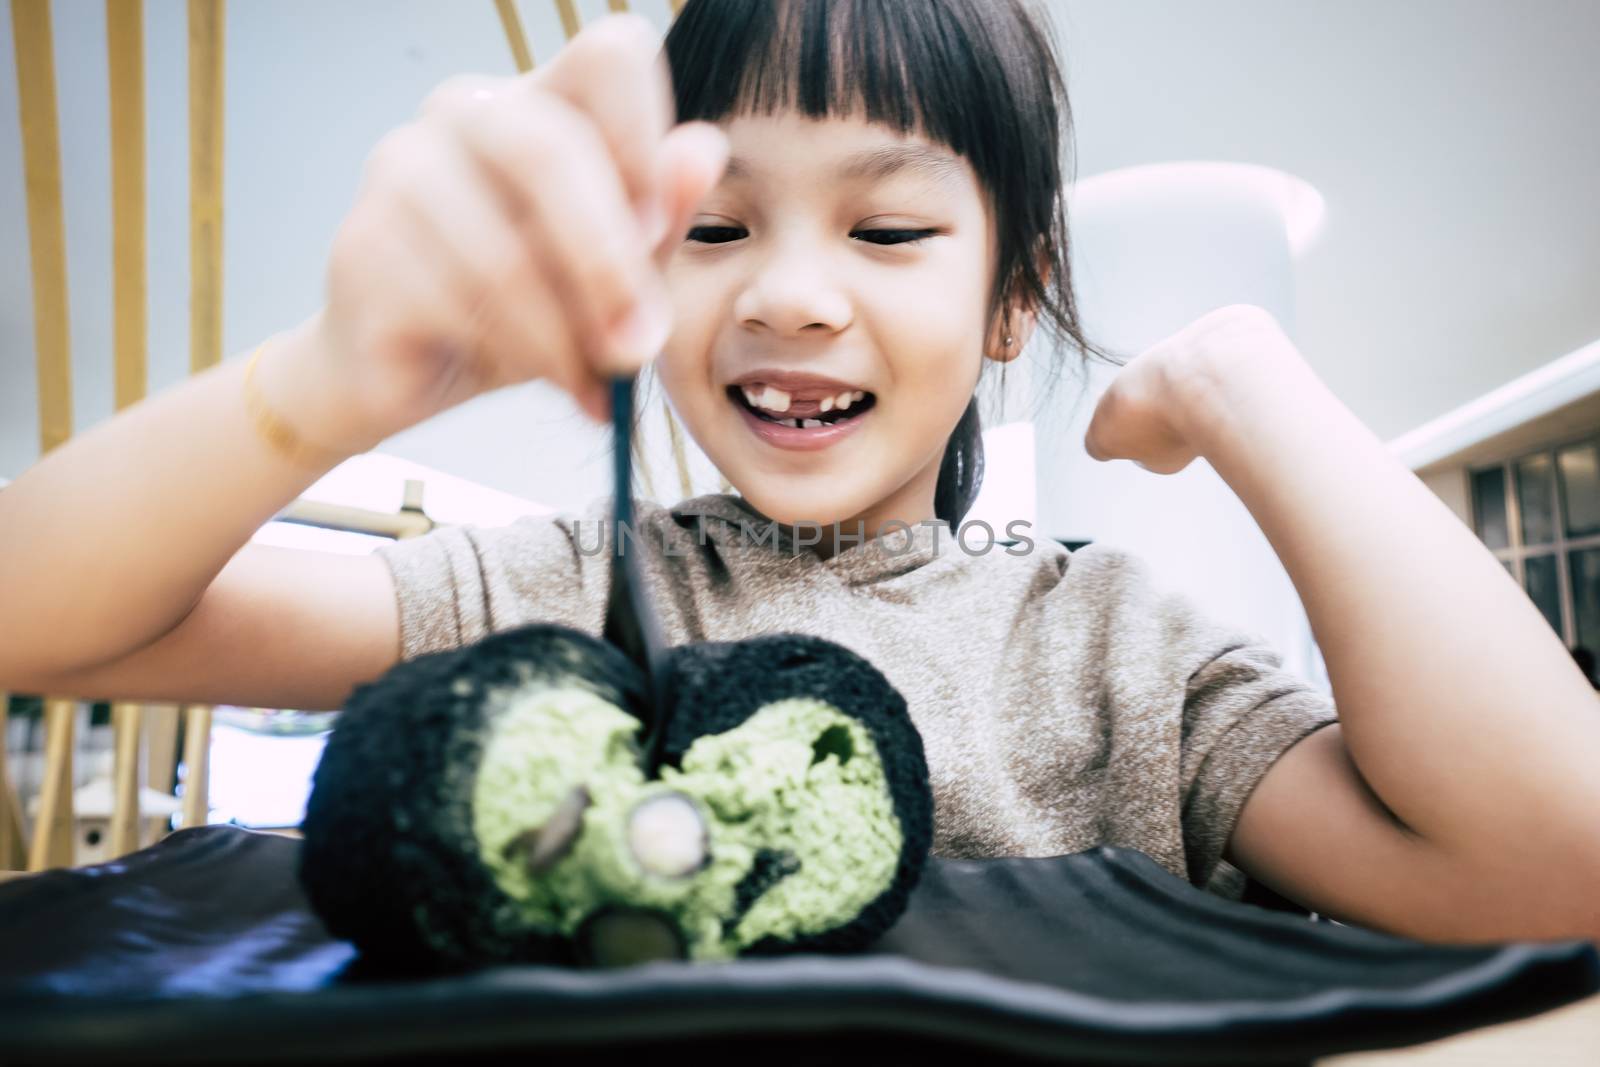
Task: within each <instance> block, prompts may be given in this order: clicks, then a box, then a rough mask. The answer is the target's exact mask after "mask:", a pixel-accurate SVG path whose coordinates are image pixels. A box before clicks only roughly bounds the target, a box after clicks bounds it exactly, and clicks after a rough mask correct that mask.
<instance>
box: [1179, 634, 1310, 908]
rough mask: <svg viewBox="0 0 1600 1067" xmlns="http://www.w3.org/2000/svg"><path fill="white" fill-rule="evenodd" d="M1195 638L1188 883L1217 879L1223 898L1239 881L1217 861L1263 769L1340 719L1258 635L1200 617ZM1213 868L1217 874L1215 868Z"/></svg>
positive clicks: (1189, 704) (1184, 772)
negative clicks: (1199, 649) (1200, 655)
mask: <svg viewBox="0 0 1600 1067" xmlns="http://www.w3.org/2000/svg"><path fill="white" fill-rule="evenodd" d="M1194 619H1195V621H1196V629H1195V636H1196V638H1197V639H1200V637H1201V635H1204V638H1203V639H1204V640H1205V641H1207V642H1209V651H1208V653H1207V655H1206V658H1205V660H1204V662H1203V663H1201V665H1200V666H1199V667H1198V668H1197V669H1196V670H1195V671H1194V672H1193V673H1192V674H1191V675H1190V676H1189V678H1188V680H1187V684H1186V686H1185V695H1184V705H1183V726H1182V753H1181V756H1180V770H1179V775H1180V778H1181V797H1182V805H1183V809H1182V810H1183V840H1184V853H1185V858H1186V859H1187V862H1188V868H1189V872H1190V878H1191V880H1192V881H1193V882H1194V883H1195V884H1196V885H1200V886H1206V885H1207V884H1208V883H1209V882H1211V880H1212V879H1213V878H1214V877H1220V878H1221V879H1222V881H1223V884H1224V888H1222V889H1220V890H1218V891H1219V892H1221V893H1222V894H1223V895H1226V896H1237V895H1238V891H1239V890H1241V889H1242V888H1243V879H1242V876H1240V875H1239V872H1238V871H1237V870H1236V869H1235V868H1233V867H1232V866H1231V865H1229V864H1227V863H1225V862H1223V860H1222V853H1223V851H1224V850H1225V849H1226V847H1227V844H1228V839H1229V837H1231V836H1232V834H1233V828H1234V826H1235V824H1236V823H1237V822H1238V820H1239V813H1240V811H1242V810H1243V808H1244V803H1245V801H1246V800H1247V799H1248V798H1249V796H1250V794H1251V792H1252V791H1253V790H1254V789H1255V787H1256V784H1257V783H1258V782H1260V780H1261V778H1262V776H1264V775H1265V774H1266V773H1267V769H1268V768H1269V767H1271V766H1272V764H1273V763H1274V762H1275V761H1276V760H1277V759H1278V757H1279V756H1281V755H1283V753H1285V752H1287V751H1288V750H1289V749H1290V748H1291V747H1293V746H1294V745H1295V744H1296V743H1298V742H1299V741H1300V740H1301V739H1303V738H1304V737H1306V736H1307V735H1308V734H1310V733H1312V732H1314V731H1316V730H1318V729H1320V728H1322V727H1324V726H1327V725H1328V724H1329V723H1333V722H1337V721H1338V718H1339V716H1338V713H1337V711H1336V710H1335V709H1334V704H1333V698H1332V697H1330V696H1328V695H1327V694H1326V693H1324V692H1323V691H1322V690H1320V689H1317V688H1316V687H1315V686H1313V685H1312V684H1311V683H1310V682H1308V681H1306V680H1305V679H1303V678H1301V677H1300V676H1299V675H1296V674H1294V673H1293V672H1291V671H1288V670H1285V669H1284V668H1283V658H1282V656H1281V655H1280V654H1279V653H1278V651H1277V650H1276V649H1274V648H1272V647H1271V646H1270V645H1268V644H1267V643H1266V642H1265V640H1264V639H1263V638H1262V637H1260V636H1259V635H1256V634H1251V633H1249V632H1246V631H1241V630H1236V629H1232V628H1229V627H1226V626H1224V625H1222V624H1219V623H1217V622H1215V621H1214V620H1211V619H1206V618H1204V617H1202V616H1199V615H1198V614H1196V615H1195V617H1194ZM1219 866H1220V868H1221V870H1219Z"/></svg>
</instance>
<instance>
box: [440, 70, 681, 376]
mask: <svg viewBox="0 0 1600 1067" xmlns="http://www.w3.org/2000/svg"><path fill="white" fill-rule="evenodd" d="M445 107H446V109H447V110H446V114H447V115H448V121H449V126H450V129H451V131H452V132H453V133H454V134H455V135H456V136H458V137H459V138H460V139H461V141H462V143H463V144H465V145H466V146H467V149H468V151H469V152H470V153H471V154H472V156H473V157H474V158H475V159H476V160H477V161H478V162H479V163H480V165H481V166H483V167H484V169H485V171H486V172H487V173H489V174H491V175H492V176H493V177H494V179H495V180H496V181H497V182H498V183H499V184H500V187H501V188H502V189H503V190H505V192H506V195H507V196H508V197H509V198H510V199H511V200H512V201H513V202H514V203H515V204H516V205H518V212H517V213H518V214H519V215H521V216H523V220H525V222H524V225H525V228H526V229H527V230H529V231H530V232H531V233H532V234H533V235H534V239H535V241H536V242H537V246H538V252H539V259H540V261H541V263H542V264H543V265H544V266H545V268H546V273H547V275H548V276H549V277H551V278H552V279H553V280H554V282H555V284H556V287H557V288H558V289H559V291H560V293H561V295H562V297H563V299H564V301H565V303H566V307H567V308H568V313H569V314H570V315H571V316H572V318H573V319H574V320H575V322H574V328H575V329H576V330H577V331H578V333H579V334H580V335H581V336H583V337H584V338H585V342H586V345H585V347H586V348H589V349H590V350H592V351H597V352H604V353H606V354H607V355H608V356H609V357H611V358H609V359H604V360H603V361H604V362H605V363H606V364H607V366H608V367H610V368H614V369H617V370H623V369H632V368H636V367H637V366H638V365H639V364H640V363H642V362H643V361H644V360H646V359H648V358H649V357H650V356H653V355H654V351H653V350H652V349H654V348H655V347H657V346H658V345H659V341H658V340H657V339H656V338H655V336H654V334H655V333H656V332H663V331H664V326H665V325H666V324H665V323H663V322H656V323H655V325H654V328H653V329H652V328H649V323H648V321H647V322H646V323H645V324H644V325H642V326H641V327H640V328H639V329H637V330H635V331H634V332H633V333H632V335H631V336H630V335H628V334H626V333H620V332H619V330H620V328H621V327H622V326H623V325H624V324H625V323H627V322H628V321H629V319H630V316H634V313H635V312H636V310H638V311H639V315H640V316H642V317H644V318H645V319H646V320H648V318H649V316H651V315H652V314H653V315H654V316H655V317H656V319H664V318H665V317H666V316H667V314H668V313H669V311H668V309H667V308H666V307H665V297H664V294H663V293H662V288H663V287H662V285H661V283H660V280H659V278H657V277H656V272H655V267H654V264H653V263H651V262H650V259H649V254H648V253H649V249H648V248H647V246H646V244H645V241H644V237H643V235H642V233H641V231H640V227H639V224H638V222H637V221H636V219H635V216H634V212H633V210H632V207H631V206H630V204H629V203H628V197H627V191H626V190H625V188H624V187H623V183H622V181H621V178H620V177H619V174H618V171H617V168H616V165H615V163H614V161H613V160H612V158H611V155H610V152H609V150H608V148H607V147H606V144H605V141H604V139H603V138H602V137H601V136H600V133H599V131H598V130H597V129H596V127H595V125H594V124H593V123H592V122H590V121H589V120H588V119H587V118H585V117H584V115H583V114H582V113H581V112H579V111H578V110H577V109H576V108H574V107H573V106H572V105H570V104H568V103H566V102H565V101H564V100H561V99H560V98H558V97H556V96H553V95H551V94H533V95H531V96H528V97H526V98H516V99H508V100H504V101H490V102H488V103H487V104H486V105H484V106H472V104H471V102H469V101H460V102H459V103H458V104H456V105H449V104H446V105H445ZM519 221H522V220H519ZM641 305H642V309H641ZM661 340H664V336H663V337H662V338H661Z"/></svg>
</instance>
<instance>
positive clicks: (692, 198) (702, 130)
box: [652, 122, 728, 268]
mask: <svg viewBox="0 0 1600 1067" xmlns="http://www.w3.org/2000/svg"><path fill="white" fill-rule="evenodd" d="M727 163H728V138H727V136H726V135H725V134H724V133H723V132H722V131H721V130H719V129H718V128H717V127H715V126H713V125H711V124H710V123H708V122H687V123H684V124H683V125H682V126H679V127H677V128H676V129H674V130H673V131H672V132H671V133H669V134H668V135H667V138H666V140H665V141H664V142H663V143H662V146H661V171H662V182H661V187H662V205H663V209H664V210H665V212H666V215H667V220H668V221H667V231H666V233H665V234H663V236H662V239H661V241H660V242H659V243H658V244H657V245H656V246H655V248H654V249H653V250H652V251H653V254H654V259H655V262H656V265H657V266H658V267H661V268H665V266H666V263H667V260H669V259H671V258H672V253H673V252H674V251H676V249H677V247H678V245H679V244H680V243H682V241H683V237H684V234H685V232H686V231H687V230H688V229H689V222H690V220H691V219H693V218H694V214H695V212H696V211H697V210H698V209H699V207H700V203H701V201H703V200H704V199H705V198H706V196H707V195H708V194H709V193H710V192H711V190H713V189H715V188H716V186H717V182H719V181H721V180H722V172H723V170H724V169H725V168H726V166H727Z"/></svg>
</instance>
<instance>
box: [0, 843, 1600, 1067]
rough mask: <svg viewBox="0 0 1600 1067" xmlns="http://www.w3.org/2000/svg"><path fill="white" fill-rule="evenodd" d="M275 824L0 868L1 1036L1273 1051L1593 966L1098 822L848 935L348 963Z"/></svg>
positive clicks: (1393, 1026) (399, 1056) (1476, 1005)
mask: <svg viewBox="0 0 1600 1067" xmlns="http://www.w3.org/2000/svg"><path fill="white" fill-rule="evenodd" d="M298 848H299V842H298V841H296V840H293V839H290V838H285V837H278V836H275V835H270V834H260V833H254V832H251V831H248V830H241V829H238V828H235V827H227V826H213V827H200V828H196V829H193V830H185V831H180V832H179V833H176V834H173V835H172V836H170V837H168V838H167V839H166V840H165V841H163V842H162V843H160V844H158V845H156V846H154V847H152V848H148V849H145V850H143V851H142V852H137V853H134V854H133V855H131V856H127V857H125V858H123V859H122V860H119V861H117V862H115V863H110V864H105V865H102V866H99V867H90V868H84V869H79V870H68V871H52V872H48V873H45V874H40V875H35V876H32V877H27V878H21V879H17V880H14V881H10V882H6V883H3V884H0V1058H3V1059H4V1060H5V1061H6V1062H7V1063H23V1062H34V1061H44V1060H47V1059H48V1060H51V1061H56V1062H59V1060H61V1059H68V1060H71V1061H73V1062H85V1061H95V1060H101V1061H113V1060H114V1061H116V1062H122V1063H128V1062H139V1061H157V1060H159V1061H162V1062H166V1063H174V1062H207V1063H221V1062H228V1063H244V1062H259V1063H268V1062H286V1061H304V1060H306V1059H314V1060H319V1061H339V1060H343V1061H356V1060H375V1059H380V1058H381V1059H383V1060H385V1061H390V1062H394V1061H402V1062H404V1061H408V1060H409V1061H412V1062H420V1061H425V1060H432V1059H435V1058H437V1059H440V1060H446V1059H448V1060H449V1061H450V1062H456V1061H459V1060H462V1059H465V1058H468V1057H473V1058H475V1059H477V1060H478V1061H479V1062H483V1059H485V1058H488V1059H493V1058H497V1057H502V1056H503V1057H506V1058H507V1062H510V1061H511V1058H512V1057H514V1056H515V1057H516V1058H518V1059H519V1060H520V1061H521V1062H527V1058H528V1054H529V1053H536V1054H538V1059H539V1062H540V1063H541V1064H550V1063H568V1062H571V1063H576V1062H579V1061H580V1060H581V1062H583V1063H584V1064H591V1065H592V1064H595V1063H597V1062H605V1061H608V1060H610V1059H611V1058H613V1057H615V1058H616V1059H618V1060H620V1059H622V1058H623V1057H628V1058H637V1057H638V1056H640V1055H658V1054H662V1053H670V1054H673V1055H688V1056H694V1057H705V1056H714V1057H724V1058H727V1059H729V1060H731V1059H732V1057H733V1056H739V1057H741V1058H742V1059H743V1058H748V1057H749V1056H751V1055H752V1054H754V1055H758V1056H759V1057H760V1059H761V1061H762V1067H766V1065H767V1064H770V1063H773V1062H783V1063H789V1062H794V1063H799V1062H806V1063H809V1064H814V1063H816V1062H818V1057H826V1058H827V1059H829V1060H838V1059H841V1058H844V1059H855V1058H860V1059H867V1058H872V1059H875V1060H882V1059H883V1057H885V1056H893V1057H894V1058H895V1059H896V1060H899V1061H902V1062H903V1061H904V1060H905V1059H906V1058H908V1057H915V1056H925V1055H930V1054H934V1053H955V1054H959V1055H970V1054H972V1053H974V1052H977V1053H979V1054H982V1055H985V1057H986V1059H987V1060H988V1061H989V1062H994V1061H996V1060H997V1059H1004V1058H1014V1057H1021V1058H1034V1057H1037V1058H1045V1059H1054V1060H1058V1061H1062V1060H1064V1061H1069V1062H1077V1063H1085V1062H1093V1063H1106V1064H1110V1063H1166V1064H1172V1063H1190V1064H1204V1063H1228V1064H1261V1063H1291V1062H1304V1061H1306V1060H1309V1059H1311V1058H1313V1057H1316V1056H1323V1055H1328V1054H1332V1053H1336V1052H1346V1051H1353V1050H1357V1049H1369V1048H1384V1047H1392V1046H1396V1045H1407V1044H1414V1043H1417V1042H1421V1041H1428V1040H1432V1039H1435V1038H1439V1037H1443V1036H1446V1035H1448V1034H1453V1033H1458V1032H1460V1031H1462V1030H1468V1029H1472V1028H1475V1027H1479V1026H1484V1025H1487V1024H1490V1023H1494V1022H1500V1021H1504V1020H1507V1019H1514V1018H1520V1017H1523V1016H1526V1015H1532V1014H1536V1013H1538V1012H1541V1011H1545V1010H1547V1009H1549V1008H1553V1007H1556V1006H1558V1005H1561V1004H1565V1003H1568V1002H1570V1001H1573V1000H1577V999H1579V998H1581V997H1584V996H1587V995H1589V994H1590V993H1592V992H1594V991H1595V990H1596V989H1597V988H1600V955H1597V952H1596V947H1595V946H1594V945H1592V944H1590V943H1588V942H1582V941H1559V942H1557V941H1552V942H1518V943H1512V944H1505V945H1480V946H1443V945H1429V944H1424V943H1422V942H1417V941H1411V940H1408V939H1404V938H1397V937H1390V936H1387V935H1383V934H1378V933H1374V932H1371V931H1368V930H1363V929H1358V928H1356V927H1350V926H1339V925H1335V924H1331V923H1325V922H1312V921H1310V920H1308V919H1305V918H1302V917H1299V916H1296V915H1290V914H1286V913H1284V912H1278V911H1269V910H1267V909H1264V908H1259V907H1255V906H1253V905H1248V904H1239V903H1234V902H1231V901H1227V900H1223V899H1221V898H1219V897H1216V896H1214V895H1212V894H1209V893H1206V892H1204V891H1202V890H1200V889H1197V888H1195V887H1193V886H1191V885H1190V884H1189V883H1187V882H1185V881H1183V880H1182V879H1180V878H1177V877H1175V876H1173V875H1172V874H1170V873H1169V872H1167V871H1166V870H1165V869H1163V868H1162V867H1160V866H1159V865H1158V864H1157V863H1156V862H1155V861H1154V860H1152V859H1150V858H1149V857H1148V856H1146V855H1144V854H1143V853H1140V852H1136V851H1133V850H1130V849H1122V848H1097V849H1092V850H1090V851H1087V852H1081V853H1077V854H1075V855H1070V856H1059V857H1052V858H1048V859H998V860H948V859H939V858H934V859H933V860H932V861H931V863H930V864H929V867H928V870H927V873H926V874H925V875H924V876H923V879H922V882H921V884H920V885H919V887H918V889H917V891H916V893H915V894H914V895H913V897H912V900H911V904H910V907H909V909H908V910H907V912H906V914H905V916H904V917H903V918H902V919H901V921H900V922H899V923H898V924H897V925H896V926H895V927H894V929H893V930H891V931H890V932H889V934H888V935H887V936H886V937H885V938H884V939H883V940H882V941H880V942H879V943H878V944H877V945H876V946H875V947H874V949H873V951H872V952H870V953H866V954H862V955H858V956H818V955H810V956H796V957H786V958H781V959H749V960H738V961H734V962H731V963H724V964H684V963H655V964H648V965H645V966H640V967H634V968H629V969H625V970H618V971H587V972H584V971H570V970H564V969H559V968H550V967H503V968H496V969H493V970H487V971H479V972H476V973H472V974H467V975H461V976H455V977H449V978H427V979H408V978H404V977H400V976H395V975H382V974H372V973H367V972H366V971H365V970H364V969H363V968H362V966H361V965H360V961H358V960H355V959H354V958H353V953H352V951H351V949H350V947H349V946H348V945H347V944H345V943H343V942H338V941H333V940H331V939H329V937H328V936H327V934H326V933H325V932H324V931H323V929H322V927H321V924H320V923H319V922H318V921H317V920H316V918H315V916H313V915H312V914H310V913H309V912H308V911H307V908H306V904H305V899H304V897H303V896H302V895H301V893H300V889H299V886H298V884H297V882H296V881H295V876H294V867H295V859H296V854H297V850H298ZM780 1039H781V1040H780ZM963 1046H964V1047H963Z"/></svg>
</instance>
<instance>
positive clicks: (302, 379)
mask: <svg viewBox="0 0 1600 1067" xmlns="http://www.w3.org/2000/svg"><path fill="white" fill-rule="evenodd" d="M336 359H337V357H336V355H335V354H334V353H332V352H331V351H329V350H328V339H327V335H326V333H325V331H324V330H323V329H322V324H321V316H320V314H319V315H317V316H314V317H313V318H311V319H309V320H307V321H306V322H304V323H302V324H301V325H299V326H297V327H295V328H294V329H292V330H289V331H287V332H285V333H281V334H278V335H277V336H275V337H272V338H270V339H269V340H268V341H267V342H266V343H265V345H264V346H263V347H262V349H260V350H259V352H258V358H257V366H256V367H255V368H253V369H254V374H253V378H254V381H253V382H251V383H249V385H250V394H249V396H247V400H248V401H249V402H250V403H251V404H252V405H253V406H254V407H255V408H256V411H255V412H253V415H254V416H255V417H256V418H257V425H258V426H259V427H260V428H261V429H262V430H263V431H264V433H265V434H266V435H267V436H269V437H270V436H274V435H276V434H281V435H283V436H284V437H285V438H287V439H288V440H289V441H292V442H293V443H292V444H280V445H279V446H278V447H279V450H280V451H283V452H285V453H291V452H298V453H299V454H300V455H302V456H303V457H305V459H306V461H308V462H311V461H320V462H324V464H325V465H326V464H327V461H329V460H331V461H332V462H333V463H337V462H339V461H341V460H343V459H347V458H349V457H350V456H355V455H360V454H361V453H363V452H369V451H371V450H372V449H373V448H374V447H376V446H377V445H378V443H379V442H381V441H383V440H384V439H385V438H387V437H389V436H390V433H389V432H387V431H385V430H383V429H382V428H379V427H374V426H369V425H367V424H366V423H365V422H364V421H363V419H362V417H361V414H360V413H361V410H362V409H361V406H360V404H359V403H357V402H356V400H357V398H356V397H354V396H351V395H350V393H351V389H350V386H349V385H348V383H347V382H346V381H345V380H344V379H343V378H342V376H341V375H340V373H339V369H338V364H337V362H336ZM274 424H276V425H274Z"/></svg>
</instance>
